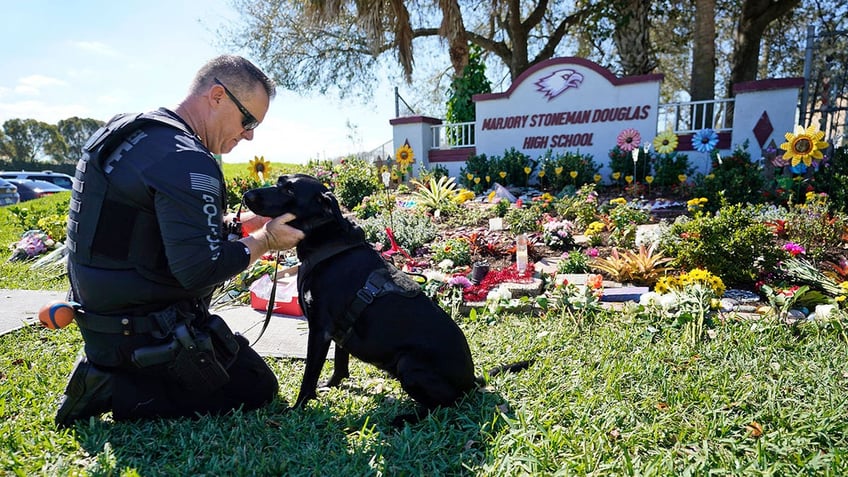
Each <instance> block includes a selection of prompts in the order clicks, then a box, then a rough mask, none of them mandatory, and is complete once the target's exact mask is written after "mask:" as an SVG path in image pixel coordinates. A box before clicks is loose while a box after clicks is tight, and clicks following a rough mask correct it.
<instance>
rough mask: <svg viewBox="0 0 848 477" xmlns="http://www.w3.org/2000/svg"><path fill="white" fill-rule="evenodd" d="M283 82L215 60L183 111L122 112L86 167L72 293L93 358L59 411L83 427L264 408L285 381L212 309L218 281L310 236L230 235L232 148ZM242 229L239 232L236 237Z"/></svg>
mask: <svg viewBox="0 0 848 477" xmlns="http://www.w3.org/2000/svg"><path fill="white" fill-rule="evenodd" d="M275 92H276V86H275V84H274V82H273V81H272V80H271V79H269V78H268V77H267V76H266V75H265V74H264V73H263V72H262V71H260V70H259V69H258V68H257V67H256V66H254V65H253V64H252V63H250V62H249V61H247V60H245V59H244V58H241V57H238V56H220V57H217V58H214V59H212V60H211V61H210V62H208V63H207V64H206V65H204V66H203V67H202V68H201V69H200V70H199V71H198V73H197V75H196V76H195V78H194V81H193V83H192V85H191V87H190V88H189V92H188V95H187V96H186V98H185V99H184V100H183V101H182V102H181V103H180V104H179V105H178V106H177V107H176V108H175V109H174V110H169V109H165V108H160V109H158V110H156V111H153V112H150V113H145V114H141V115H138V114H133V115H118V116H116V117H115V118H113V119H112V120H110V121H109V123H107V124H106V125H105V126H104V127H103V128H101V129H100V130H98V131H97V132H95V134H94V135H93V136H92V138H91V139H89V141H88V143H87V144H86V146H85V148H84V153H83V157H82V158H81V160H80V161H79V164H78V165H77V172H76V180H75V184H74V191H73V193H72V198H71V204H70V213H69V217H68V241H67V245H68V248H69V258H68V277H69V280H70V284H71V294H70V295H71V296H70V298H71V299H72V300H74V301H76V302H77V303H79V304H80V305H81V306H80V308H79V309H78V310H77V312H76V315H75V319H76V321H77V324H78V325H79V329H80V332H81V333H82V337H83V339H84V340H85V351H84V353H83V354H82V356H81V357H80V359H79V360H78V361H77V363H76V365H75V368H74V370H73V371H72V373H71V376H70V379H69V382H68V385H67V388H66V389H65V396H64V398H63V399H62V402H61V405H60V407H59V411H58V413H57V414H56V423H57V424H58V425H59V426H63V427H64V426H70V425H72V424H73V423H74V422H75V421H77V420H79V419H88V418H89V417H91V416H98V415H100V414H102V413H104V412H108V411H112V416H113V418H114V419H115V420H117V421H120V420H126V419H138V418H155V417H182V416H194V415H196V414H198V413H201V414H206V413H212V414H217V413H226V412H230V411H232V410H233V409H236V408H239V407H242V408H243V409H254V408H257V407H260V406H262V405H264V404H266V403H268V402H270V401H271V400H272V399H273V398H274V396H276V394H277V392H278V384H277V378H276V376H275V375H274V373H273V372H272V371H271V369H270V368H269V367H268V365H267V364H266V363H265V362H264V360H263V359H262V358H261V357H260V356H259V355H258V354H256V352H255V351H253V350H252V349H251V348H250V346H249V344H248V342H247V340H246V339H244V337H242V336H238V335H234V334H233V333H232V332H231V331H230V329H229V327H228V326H227V325H226V323H224V321H223V320H222V319H221V318H220V317H218V316H216V315H212V314H210V313H209V302H210V298H211V294H212V292H213V290H214V289H215V287H216V286H217V285H218V284H220V283H222V282H223V281H225V280H226V279H228V278H230V277H232V276H234V275H235V274H237V273H239V272H241V271H242V270H244V269H246V268H247V267H248V265H249V264H250V263H252V262H253V261H254V260H256V259H257V258H259V257H260V256H262V255H263V254H264V253H266V252H267V251H268V250H270V249H274V250H284V249H288V248H291V247H294V246H295V245H296V244H297V242H298V241H299V240H300V239H301V238H302V237H303V233H302V232H301V231H299V230H297V229H294V228H292V227H290V226H288V225H286V222H288V221H290V220H291V219H292V218H293V217H292V216H291V215H287V216H282V217H278V218H275V219H273V220H270V221H269V222H267V223H265V224H264V226H262V227H261V228H259V229H258V230H256V231H255V232H253V233H252V234H251V235H248V236H246V237H241V238H238V235H237V236H236V238H238V240H234V241H227V233H226V232H225V227H224V224H223V214H224V212H225V211H226V195H225V193H224V177H223V174H222V172H221V169H220V168H219V167H218V163H217V162H216V160H215V158H214V157H213V154H223V153H228V152H230V151H231V150H232V149H233V148H234V147H235V146H236V144H238V142H239V141H241V140H242V139H247V140H251V139H253V134H254V129H255V128H256V127H257V126H258V125H259V124H260V122H261V121H262V119H263V118H264V117H265V113H266V112H267V111H268V106H269V103H270V100H271V98H273V96H274V94H275ZM234 235H236V234H234Z"/></svg>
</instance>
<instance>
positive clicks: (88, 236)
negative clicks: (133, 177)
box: [65, 111, 194, 285]
mask: <svg viewBox="0 0 848 477" xmlns="http://www.w3.org/2000/svg"><path fill="white" fill-rule="evenodd" d="M151 123H156V124H159V125H166V126H169V127H172V128H176V129H178V130H180V131H184V132H185V133H186V134H189V135H194V133H193V132H192V131H191V130H189V129H188V127H187V126H186V125H185V124H183V123H181V122H179V121H177V120H175V119H173V118H170V117H168V116H165V115H164V114H163V113H159V112H157V111H153V112H150V113H139V114H119V115H117V116H115V117H113V118H112V119H110V120H109V122H107V123H106V125H104V126H103V127H101V128H100V129H98V130H97V131H96V132H95V133H94V134H93V135H92V136H91V138H90V139H89V140H88V142H86V144H85V146H83V155H82V158H81V159H80V160H79V162H78V163H77V168H76V174H75V181H74V187H73V192H72V193H71V202H70V211H69V213H68V227H67V232H68V236H67V240H66V242H65V243H66V245H67V247H68V251H69V254H70V259H71V260H73V261H74V262H76V263H78V264H80V265H86V266H90V267H96V268H102V269H127V268H130V267H131V268H135V269H136V270H137V271H138V273H139V274H141V275H142V276H144V277H145V278H147V279H149V280H152V281H154V282H158V283H162V284H168V285H176V284H177V282H176V279H174V277H173V276H172V275H171V274H170V272H169V271H168V265H167V261H166V257H165V250H164V246H163V244H162V238H161V234H160V231H159V224H158V222H157V220H156V216H155V215H153V214H151V213H148V212H146V211H143V210H139V209H138V208H137V207H133V206H131V205H130V204H127V203H124V202H122V201H120V200H118V199H117V198H116V196H115V194H114V193H112V191H110V184H109V179H108V172H109V171H110V170H111V167H112V165H111V164H110V161H111V160H113V156H114V155H115V154H120V152H121V147H122V145H123V144H124V143H127V144H129V142H128V141H133V140H134V138H133V137H134V135H135V134H138V133H139V132H140V130H141V128H143V127H144V126H145V125H150V124H151Z"/></svg>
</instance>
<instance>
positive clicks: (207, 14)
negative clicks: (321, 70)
mask: <svg viewBox="0 0 848 477" xmlns="http://www.w3.org/2000/svg"><path fill="white" fill-rule="evenodd" d="M0 8H2V10H0V11H2V24H0V65H2V66H0V125H2V123H3V122H5V121H6V120H8V119H13V118H20V119H30V118H31V119H37V120H39V121H44V122H48V123H51V124H55V123H56V122H57V121H58V120H60V119H65V118H68V117H72V116H79V117H89V118H95V119H100V120H104V121H105V120H107V119H109V118H110V117H111V116H113V115H114V114H116V113H119V112H130V111H146V110H151V109H155V108H157V107H160V106H165V107H174V106H175V105H176V104H177V103H178V102H179V101H180V100H181V99H182V98H183V97H184V96H185V93H186V90H187V88H188V85H189V83H190V81H191V79H192V77H193V76H194V73H195V72H196V71H197V69H198V68H199V67H200V66H201V65H202V64H203V63H205V62H206V60H208V59H209V58H211V57H213V56H215V55H218V54H221V53H235V54H245V52H239V51H228V50H224V49H223V47H222V46H221V45H222V43H223V42H222V41H220V39H219V38H217V35H216V32H217V31H218V30H219V29H220V28H221V27H222V26H223V25H225V24H226V23H227V22H233V21H236V20H237V18H238V17H237V14H236V12H235V11H234V10H233V9H232V8H231V7H230V6H229V3H228V2H227V0H185V1H183V0H143V1H142V0H120V1H115V0H108V1H107V0H97V1H95V0H88V1H84V0H79V1H64V0H54V1H47V0H25V1H10V0H0ZM246 56H247V57H248V58H250V56H249V55H246ZM392 94H393V93H392V87H391V86H390V85H386V86H382V87H380V89H379V90H378V91H376V92H375V95H374V96H375V98H374V101H372V102H371V103H370V104H368V105H363V104H361V103H359V102H355V100H354V101H351V100H347V101H345V102H344V103H343V102H342V101H340V100H338V99H337V98H334V97H321V96H319V95H317V94H314V95H311V96H310V97H308V98H305V97H300V96H298V95H296V94H294V93H292V92H290V91H285V90H283V89H278V92H277V97H276V98H275V99H274V101H272V103H271V108H270V111H269V112H268V115H267V116H266V118H265V121H264V123H263V124H262V125H261V126H260V127H259V128H258V129H257V130H256V134H255V138H254V140H253V141H250V142H248V141H242V142H241V143H240V144H239V145H238V146H237V147H236V148H235V150H233V152H232V153H230V154H227V155H226V156H224V161H225V162H246V161H248V160H250V159H251V158H253V156H254V155H264V156H265V158H266V159H268V160H271V161H274V162H289V163H302V162H306V160H308V159H310V158H322V159H323V158H333V157H335V156H338V155H342V154H345V153H348V152H351V151H360V150H371V149H374V148H376V147H378V146H380V145H382V144H383V143H384V142H386V141H389V140H390V139H391V137H392V130H391V126H390V125H389V120H390V119H391V118H392V117H394V98H393V96H392ZM348 122H349V123H350V124H352V125H354V126H355V133H354V134H353V139H351V138H350V137H349V136H351V129H350V128H349V127H348V126H347V123H348Z"/></svg>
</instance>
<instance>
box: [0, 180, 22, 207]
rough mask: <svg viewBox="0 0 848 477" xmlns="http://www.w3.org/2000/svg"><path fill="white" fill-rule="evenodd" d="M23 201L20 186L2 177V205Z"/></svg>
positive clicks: (0, 183)
mask: <svg viewBox="0 0 848 477" xmlns="http://www.w3.org/2000/svg"><path fill="white" fill-rule="evenodd" d="M20 201H21V196H20V195H19V194H18V186H16V185H15V184H12V183H11V182H9V181H7V180H6V179H3V178H0V206H2V205H12V204H17V203H18V202H20Z"/></svg>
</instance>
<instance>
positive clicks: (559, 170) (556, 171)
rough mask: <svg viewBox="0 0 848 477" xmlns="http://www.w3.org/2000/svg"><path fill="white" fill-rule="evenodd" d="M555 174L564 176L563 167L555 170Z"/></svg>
mask: <svg viewBox="0 0 848 477" xmlns="http://www.w3.org/2000/svg"><path fill="white" fill-rule="evenodd" d="M554 172H555V173H556V175H560V174H562V166H560V167H557V168H555V169H554Z"/></svg>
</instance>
